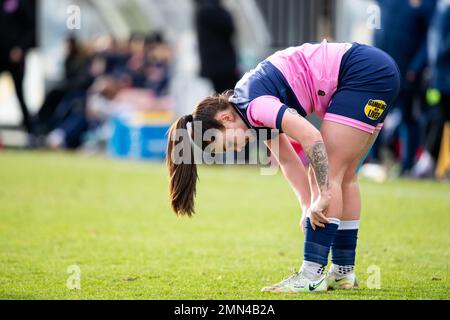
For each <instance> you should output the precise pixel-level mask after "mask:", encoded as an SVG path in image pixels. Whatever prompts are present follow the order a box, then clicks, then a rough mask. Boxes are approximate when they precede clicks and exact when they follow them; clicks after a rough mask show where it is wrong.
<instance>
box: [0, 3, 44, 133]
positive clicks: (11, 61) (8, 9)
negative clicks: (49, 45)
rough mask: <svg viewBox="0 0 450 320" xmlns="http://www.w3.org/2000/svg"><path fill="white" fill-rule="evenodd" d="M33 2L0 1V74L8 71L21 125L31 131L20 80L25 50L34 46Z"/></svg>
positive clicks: (22, 77) (23, 72) (34, 10)
mask: <svg viewBox="0 0 450 320" xmlns="http://www.w3.org/2000/svg"><path fill="white" fill-rule="evenodd" d="M35 13H36V2H35V0H0V39H1V41H0V73H2V72H4V71H6V72H9V73H10V74H11V76H12V79H13V81H14V86H15V89H16V95H17V99H18V101H19V105H20V108H21V110H22V114H23V126H24V128H25V129H26V130H27V132H28V133H32V132H33V128H32V124H31V121H30V115H29V112H28V107H27V105H26V103H25V96H24V91H23V79H24V74H25V58H26V54H27V51H28V50H29V49H30V48H32V47H34V46H35V42H36V32H35V30H36V28H35Z"/></svg>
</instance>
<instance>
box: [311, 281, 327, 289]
mask: <svg viewBox="0 0 450 320" xmlns="http://www.w3.org/2000/svg"><path fill="white" fill-rule="evenodd" d="M323 280H325V278H323V279H322V280H320V281H319V282H318V283H316V284H315V285H312V284H311V283H310V284H309V291H314V290H316V289H317V287H318V286H320V284H321V283H322V282H323Z"/></svg>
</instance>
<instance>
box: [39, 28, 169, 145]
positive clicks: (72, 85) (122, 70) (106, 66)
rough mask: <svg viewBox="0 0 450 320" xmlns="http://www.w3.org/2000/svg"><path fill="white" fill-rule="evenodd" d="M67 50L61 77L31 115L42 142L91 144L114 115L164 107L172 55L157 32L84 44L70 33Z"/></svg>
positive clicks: (47, 143)
mask: <svg viewBox="0 0 450 320" xmlns="http://www.w3.org/2000/svg"><path fill="white" fill-rule="evenodd" d="M66 49H67V50H66V59H65V64H64V65H65V76H64V79H63V80H62V81H61V83H60V84H58V85H57V86H56V87H55V88H54V89H53V90H51V91H50V92H49V94H48V95H47V97H46V99H45V102H44V104H43V106H42V108H41V109H40V110H39V112H38V114H37V117H36V126H37V127H38V128H39V133H40V134H42V135H44V136H46V138H45V144H46V145H47V146H49V147H51V148H69V149H74V148H78V147H79V146H80V145H82V144H83V143H84V142H86V141H87V140H89V141H88V143H90V144H93V143H94V144H95V143H96V142H95V141H96V140H104V139H105V138H106V137H104V135H103V132H104V130H103V129H104V127H103V125H104V124H105V123H107V122H108V120H109V118H110V117H112V116H114V115H115V114H117V113H121V112H129V111H132V110H134V111H136V110H141V111H142V110H145V111H149V110H159V109H165V108H167V106H168V105H169V103H168V100H167V99H165V96H166V95H167V93H168V84H169V77H170V73H169V65H170V62H171V60H172V53H171V50H170V48H169V46H168V45H167V44H166V43H165V41H164V40H163V38H162V35H160V34H159V33H155V34H151V35H148V36H145V35H143V34H139V33H135V34H132V35H131V37H130V39H129V40H128V41H119V40H116V39H114V38H112V37H110V36H106V37H101V38H98V39H96V40H94V41H89V42H87V43H83V44H81V43H79V42H78V41H77V40H76V39H75V38H74V37H69V38H68V39H67V40H66ZM86 139H87V140H86ZM93 140H94V142H93Z"/></svg>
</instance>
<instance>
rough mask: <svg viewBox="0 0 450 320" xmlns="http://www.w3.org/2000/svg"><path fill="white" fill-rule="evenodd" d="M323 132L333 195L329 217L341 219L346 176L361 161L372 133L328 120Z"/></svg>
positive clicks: (324, 123) (322, 129)
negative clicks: (343, 185)
mask: <svg viewBox="0 0 450 320" xmlns="http://www.w3.org/2000/svg"><path fill="white" fill-rule="evenodd" d="M321 133H322V137H323V140H324V143H325V147H326V149H327V154H328V163H329V176H330V189H331V195H332V196H331V202H330V206H329V207H328V211H327V217H330V218H338V219H341V218H342V213H343V191H342V184H343V181H344V177H345V175H346V173H347V171H348V170H349V168H350V167H351V166H352V165H353V164H354V163H359V160H360V159H361V154H364V153H363V152H364V150H365V149H366V147H367V145H368V144H369V143H370V140H371V135H370V134H369V133H367V132H364V131H361V130H359V129H356V128H353V127H349V126H346V125H343V124H340V123H336V122H332V121H327V120H325V121H324V122H323V124H322V127H321ZM355 170H356V168H355Z"/></svg>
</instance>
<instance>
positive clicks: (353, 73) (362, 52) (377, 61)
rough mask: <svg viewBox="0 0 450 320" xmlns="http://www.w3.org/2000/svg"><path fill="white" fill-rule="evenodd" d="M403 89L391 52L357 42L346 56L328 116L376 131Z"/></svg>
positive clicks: (343, 59) (359, 127) (328, 117)
mask: <svg viewBox="0 0 450 320" xmlns="http://www.w3.org/2000/svg"><path fill="white" fill-rule="evenodd" d="M399 88H400V72H399V70H398V66H397V64H396V63H395V61H394V60H393V59H392V58H391V57H390V56H389V55H388V54H387V53H385V52H384V51H382V50H380V49H377V48H375V47H371V46H367V45H362V44H358V43H353V46H352V47H351V48H350V49H349V50H348V51H347V52H346V53H345V54H344V56H343V57H342V61H341V66H340V70H339V81H338V87H337V90H336V92H335V93H334V95H333V98H332V99H331V102H330V105H329V107H328V108H327V112H326V114H325V116H324V119H325V120H329V121H333V122H339V123H342V124H345V125H348V126H351V127H354V128H357V129H361V130H363V131H365V132H369V133H374V132H375V131H376V130H380V129H381V128H382V125H383V121H384V119H385V118H386V115H387V113H388V112H389V109H390V107H391V105H392V104H393V103H394V101H395V99H396V98H397V95H398V92H399Z"/></svg>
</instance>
